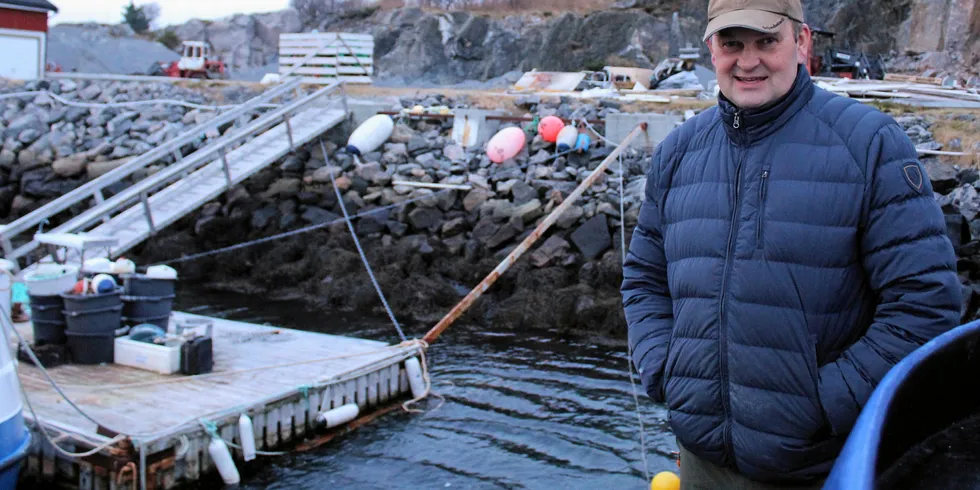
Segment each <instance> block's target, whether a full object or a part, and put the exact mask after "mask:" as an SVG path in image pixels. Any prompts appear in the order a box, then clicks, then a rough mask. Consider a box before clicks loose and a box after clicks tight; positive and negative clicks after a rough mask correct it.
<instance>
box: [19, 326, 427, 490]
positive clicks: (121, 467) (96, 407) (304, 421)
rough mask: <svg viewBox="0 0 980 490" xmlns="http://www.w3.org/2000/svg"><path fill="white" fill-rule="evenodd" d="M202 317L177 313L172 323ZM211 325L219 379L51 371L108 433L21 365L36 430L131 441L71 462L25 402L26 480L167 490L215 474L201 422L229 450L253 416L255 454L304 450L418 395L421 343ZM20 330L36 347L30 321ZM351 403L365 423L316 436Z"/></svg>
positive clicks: (98, 441)
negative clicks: (414, 370) (414, 362)
mask: <svg viewBox="0 0 980 490" xmlns="http://www.w3.org/2000/svg"><path fill="white" fill-rule="evenodd" d="M203 318H207V317H200V316H196V315H189V314H186V313H180V312H174V314H173V316H172V318H171V322H172V324H173V322H179V321H183V320H186V319H203ZM207 319H209V320H211V321H212V322H213V329H214V330H213V341H214V371H213V373H211V374H206V375H198V376H185V375H181V374H175V375H161V374H157V373H154V372H151V371H145V370H141V369H136V368H130V367H127V366H121V365H116V364H106V365H98V366H83V365H71V364H68V365H62V366H57V367H54V368H52V369H49V370H48V372H49V374H50V375H51V377H52V378H53V379H54V380H55V381H56V382H57V383H58V384H59V385H60V386H61V387H62V389H63V390H64V392H65V393H66V394H67V395H68V397H69V398H70V399H71V400H72V401H73V402H74V403H75V404H77V405H78V406H79V407H80V408H81V409H82V410H83V411H84V412H85V413H86V414H87V415H89V416H90V417H92V418H93V419H95V420H96V421H98V422H99V423H100V424H105V425H106V427H100V426H97V425H96V424H95V423H93V422H91V421H89V420H87V419H86V418H85V417H83V416H82V415H80V414H79V413H78V412H77V411H76V410H74V409H73V408H72V407H71V406H70V405H69V404H68V403H66V401H65V400H64V399H63V398H62V397H61V396H60V395H59V394H58V393H57V392H56V391H55V390H54V389H53V388H52V386H51V384H50V383H49V382H48V381H47V379H46V378H45V377H44V374H43V373H42V371H41V370H39V369H38V368H37V367H36V366H33V365H28V364H26V363H23V362H22V363H20V365H19V376H20V379H21V380H22V382H23V384H24V386H25V389H26V391H27V393H28V397H29V399H30V401H31V402H32V403H33V406H34V410H35V412H36V413H37V417H38V419H39V422H40V423H41V424H42V425H43V426H44V427H45V428H46V429H47V430H48V432H49V434H50V435H51V436H52V437H53V438H55V439H56V440H57V441H58V444H59V446H60V447H62V448H63V449H65V450H67V451H70V452H86V451H91V450H94V449H95V448H98V447H99V446H100V445H104V444H108V443H110V442H112V440H113V438H116V436H118V435H119V433H121V434H123V435H126V436H129V437H125V438H122V437H120V438H119V439H121V440H119V441H118V442H116V443H115V444H113V445H111V446H110V447H106V448H103V449H102V450H100V451H98V452H97V453H95V454H93V455H91V456H88V457H83V458H68V457H66V456H63V455H61V454H59V453H58V452H57V451H56V450H55V449H54V448H53V447H52V446H51V444H49V443H48V442H47V441H46V440H45V439H44V437H43V436H42V434H40V433H39V432H38V430H37V428H36V427H35V423H34V419H33V417H32V416H31V413H30V411H29V410H28V408H27V405H26V404H25V406H24V417H25V419H26V420H27V422H28V425H29V426H31V430H32V431H33V432H34V434H33V435H34V444H33V447H32V453H31V456H30V457H29V459H28V461H27V467H26V468H25V471H26V472H27V478H28V481H30V479H31V478H34V479H36V480H38V481H44V482H56V483H59V484H67V485H68V486H70V487H73V488H79V489H80V490H90V489H91V490H98V489H116V488H127V489H128V488H151V489H168V488H172V487H174V486H177V485H181V484H184V483H191V482H194V481H196V480H199V479H200V478H201V477H203V476H205V475H207V474H209V473H211V474H216V472H217V470H216V468H215V466H214V464H213V462H212V460H211V457H210V456H209V453H208V444H209V442H210V438H209V435H208V433H207V431H206V430H205V429H204V426H203V425H202V423H201V422H202V421H207V422H211V423H213V424H215V425H216V427H217V431H218V433H219V434H220V435H221V437H222V439H224V440H225V441H230V442H234V443H235V444H240V443H241V440H240V437H239V431H238V419H239V417H240V415H241V414H242V413H245V414H247V415H248V416H249V417H251V418H252V421H253V427H254V434H255V446H256V448H258V449H259V450H264V451H270V450H275V449H279V448H290V447H295V446H296V445H301V446H305V447H307V448H308V447H314V446H316V445H317V444H318V443H319V442H323V441H325V440H327V439H328V438H329V437H331V436H332V435H336V434H339V433H342V432H344V431H346V430H348V429H352V428H354V427H356V426H358V425H360V424H361V423H363V422H364V420H363V418H364V417H371V416H372V415H378V414H380V413H383V412H385V411H388V410H391V409H392V408H396V407H398V405H399V404H400V403H403V402H404V401H406V400H409V399H411V398H412V396H411V388H410V384H409V382H408V375H407V374H406V370H405V366H404V361H405V360H407V359H409V358H413V357H417V356H419V355H420V353H421V351H422V347H421V344H420V343H418V342H411V341H410V342H407V343H403V344H398V345H389V344H386V343H384V342H378V341H372V340H364V339H356V338H349V337H342V336H336V335H327V334H321V333H312V332H304V331H299V330H292V329H286V328H275V327H270V326H264V325H254V324H248V323H242V322H236V321H229V320H223V319H217V318H207ZM17 329H18V331H19V332H21V334H22V335H24V337H25V338H27V339H28V340H30V338H31V336H32V328H31V324H30V323H22V324H18V325H17ZM11 348H15V346H11ZM348 403H356V404H357V405H358V406H359V408H360V417H362V418H361V419H357V420H355V421H353V422H351V423H349V424H346V425H343V426H340V427H337V428H334V429H331V432H329V433H315V431H314V428H315V427H316V419H317V415H318V414H319V413H320V412H322V411H325V410H330V409H332V408H336V407H340V406H342V405H345V404H348ZM113 431H118V433H117V432H113ZM231 451H232V455H233V457H234V458H235V461H236V464H237V465H238V467H239V468H242V467H243V465H247V464H250V463H244V462H243V459H242V453H241V451H239V450H236V449H232V450H231ZM259 458H260V459H261V458H262V456H259ZM251 464H254V461H253V462H252V463H251ZM141 479H145V487H144V486H143V485H141V484H140V480H141Z"/></svg>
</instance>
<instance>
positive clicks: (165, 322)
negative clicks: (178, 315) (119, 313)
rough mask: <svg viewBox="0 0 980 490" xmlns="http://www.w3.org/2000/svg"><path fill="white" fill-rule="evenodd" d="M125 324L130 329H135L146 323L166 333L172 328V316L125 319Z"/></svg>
mask: <svg viewBox="0 0 980 490" xmlns="http://www.w3.org/2000/svg"><path fill="white" fill-rule="evenodd" d="M123 322H124V323H125V324H126V325H129V326H130V327H135V326H136V325H142V324H144V323H149V324H150V325H156V326H158V327H160V328H162V329H163V330H164V331H167V329H168V328H169V327H170V314H169V313H167V314H166V315H160V316H153V317H128V316H127V317H123Z"/></svg>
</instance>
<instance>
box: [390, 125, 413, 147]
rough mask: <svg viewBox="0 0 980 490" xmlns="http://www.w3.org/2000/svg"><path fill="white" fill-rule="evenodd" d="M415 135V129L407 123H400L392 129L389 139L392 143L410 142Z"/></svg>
mask: <svg viewBox="0 0 980 490" xmlns="http://www.w3.org/2000/svg"><path fill="white" fill-rule="evenodd" d="M414 136H416V134H415V130H414V129H412V128H410V127H408V125H406V124H405V123H398V124H396V125H395V127H394V129H392V131H391V137H390V138H389V139H390V140H391V142H392V143H408V142H409V141H411V140H412V137H414ZM406 148H407V147H406Z"/></svg>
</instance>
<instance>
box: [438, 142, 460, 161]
mask: <svg viewBox="0 0 980 490" xmlns="http://www.w3.org/2000/svg"><path fill="white" fill-rule="evenodd" d="M442 155H443V156H444V157H446V158H448V159H449V161H451V162H454V163H458V162H462V161H465V160H466V151H465V150H463V147H462V146H459V145H457V144H452V145H449V146H447V147H446V148H444V149H443V150H442Z"/></svg>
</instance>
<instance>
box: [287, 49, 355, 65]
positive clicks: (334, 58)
mask: <svg viewBox="0 0 980 490" xmlns="http://www.w3.org/2000/svg"><path fill="white" fill-rule="evenodd" d="M351 51H353V52H354V54H355V55H360V56H351V54H350V51H348V50H347V49H337V48H326V49H323V50H318V49H305V48H303V49H300V48H289V49H282V50H280V51H279V64H280V65H295V64H296V63H299V62H300V61H303V60H305V59H306V56H307V55H309V54H310V53H312V52H316V56H314V57H312V58H310V59H309V60H308V61H307V62H306V63H307V64H321V65H322V64H326V63H328V62H331V63H336V62H339V63H345V64H350V65H356V64H357V63H361V64H365V65H373V64H374V53H372V52H369V51H368V50H367V49H360V48H354V49H352V50H351ZM328 60H329V61H328Z"/></svg>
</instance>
